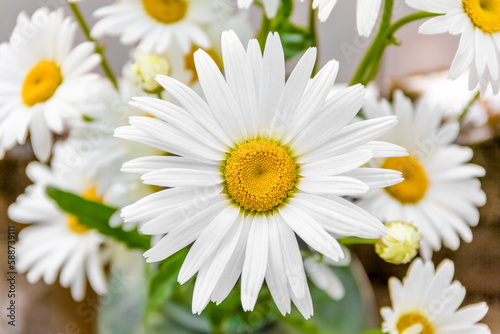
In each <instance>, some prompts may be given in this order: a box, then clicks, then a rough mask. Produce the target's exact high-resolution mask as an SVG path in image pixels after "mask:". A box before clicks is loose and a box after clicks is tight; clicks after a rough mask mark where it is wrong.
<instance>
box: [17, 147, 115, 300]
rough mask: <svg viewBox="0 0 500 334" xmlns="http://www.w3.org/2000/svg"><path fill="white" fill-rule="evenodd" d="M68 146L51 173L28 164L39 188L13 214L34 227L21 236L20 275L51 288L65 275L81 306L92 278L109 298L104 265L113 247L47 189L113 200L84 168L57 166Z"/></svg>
mask: <svg viewBox="0 0 500 334" xmlns="http://www.w3.org/2000/svg"><path fill="white" fill-rule="evenodd" d="M64 146H65V144H57V145H56V147H55V149H54V159H53V161H52V162H53V164H54V165H55V166H56V167H53V168H52V169H50V168H49V167H47V166H45V165H42V164H40V163H38V162H32V163H30V164H29V165H28V167H27V169H26V174H27V175H28V177H29V178H30V179H31V181H33V182H34V184H33V185H31V186H29V187H28V188H26V192H25V194H23V195H20V196H19V197H18V198H17V201H16V202H15V203H14V204H12V205H11V206H10V207H9V209H8V215H9V217H10V218H11V219H12V220H15V221H18V222H20V223H25V224H32V225H30V226H28V227H26V228H24V229H23V230H22V231H21V232H20V233H19V242H18V244H17V252H18V261H17V270H18V271H19V272H21V273H24V272H27V275H26V277H27V279H28V281H29V282H30V283H35V282H37V281H38V280H40V279H41V278H43V280H44V282H45V283H46V284H53V283H54V282H55V280H56V279H57V276H58V274H60V275H59V282H60V284H61V285H62V286H63V287H70V288H71V294H72V296H73V299H75V300H77V301H80V300H82V299H83V298H84V296H85V289H86V286H87V279H88V281H89V283H90V285H91V286H92V288H93V289H94V291H95V292H96V293H98V294H103V293H106V278H105V274H104V266H105V265H106V264H107V262H108V261H107V259H108V257H109V254H108V252H107V251H106V249H107V248H109V247H107V246H110V244H109V241H108V240H107V239H106V238H105V237H104V236H102V235H100V234H99V233H98V232H97V231H95V230H91V229H88V228H87V227H85V226H83V225H81V224H80V223H79V222H78V219H77V218H76V217H75V216H72V215H70V214H68V213H66V212H64V211H62V210H61V209H60V208H59V207H58V206H57V204H56V203H55V202H54V201H53V200H52V199H50V198H49V197H48V196H47V195H46V193H45V189H46V187H47V186H48V185H51V186H55V187H58V188H60V189H63V190H66V191H70V192H72V193H75V194H77V195H80V196H82V197H83V198H85V199H88V200H92V201H97V202H109V201H108V199H107V198H106V197H107V195H106V194H100V193H99V192H98V190H97V188H98V185H97V184H96V183H95V181H94V180H92V179H90V178H89V177H88V176H87V175H86V174H84V173H83V172H82V171H81V170H80V169H77V168H75V169H72V170H69V169H66V168H58V167H57V166H60V164H59V163H58V162H59V160H60V159H63V158H65V157H66V156H67V153H68V150H67V149H66V148H65V147H64Z"/></svg>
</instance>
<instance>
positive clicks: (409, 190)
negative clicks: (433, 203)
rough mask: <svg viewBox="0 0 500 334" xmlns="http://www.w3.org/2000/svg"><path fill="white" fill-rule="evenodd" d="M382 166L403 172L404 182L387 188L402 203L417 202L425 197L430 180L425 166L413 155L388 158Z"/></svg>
mask: <svg viewBox="0 0 500 334" xmlns="http://www.w3.org/2000/svg"><path fill="white" fill-rule="evenodd" d="M382 167H383V168H388V169H394V170H397V171H400V172H401V173H403V177H404V181H403V182H401V183H398V184H395V185H393V186H390V187H387V188H385V191H387V193H389V195H391V196H392V197H393V198H395V199H397V200H398V201H399V202H401V203H402V204H415V203H418V202H419V201H420V200H421V199H422V198H423V197H424V195H425V193H426V191H427V187H428V185H429V180H428V179H427V175H426V173H425V170H424V168H423V167H422V165H420V163H419V162H418V161H417V160H416V159H415V158H413V157H412V156H406V157H397V158H388V159H386V160H385V163H384V165H383V166H382Z"/></svg>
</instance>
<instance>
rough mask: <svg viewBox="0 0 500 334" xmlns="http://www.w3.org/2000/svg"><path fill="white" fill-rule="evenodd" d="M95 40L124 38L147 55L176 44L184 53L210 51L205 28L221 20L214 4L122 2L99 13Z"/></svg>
mask: <svg viewBox="0 0 500 334" xmlns="http://www.w3.org/2000/svg"><path fill="white" fill-rule="evenodd" d="M94 15H95V16H96V17H97V18H99V21H98V22H97V23H96V24H95V26H94V27H93V28H92V36H93V37H95V38H101V37H102V36H104V35H113V36H121V37H120V41H121V42H122V43H123V44H133V43H137V42H138V43H139V44H138V48H139V49H140V50H141V51H144V52H146V53H153V52H154V53H163V52H165V51H167V49H168V48H169V47H170V46H171V44H172V43H173V42H174V43H176V44H177V45H178V46H179V47H180V49H181V50H182V52H183V53H187V52H189V50H190V49H191V46H192V45H193V44H194V45H197V46H199V47H202V48H209V47H210V39H209V38H208V36H207V34H206V33H205V31H204V28H203V27H202V25H204V24H206V23H209V22H213V21H215V20H217V19H218V18H219V16H217V15H216V12H215V7H214V6H213V4H211V1H205V0H169V1H165V0H119V1H117V3H116V4H113V5H110V6H106V7H102V8H100V9H98V10H97V11H96V12H95V13H94Z"/></svg>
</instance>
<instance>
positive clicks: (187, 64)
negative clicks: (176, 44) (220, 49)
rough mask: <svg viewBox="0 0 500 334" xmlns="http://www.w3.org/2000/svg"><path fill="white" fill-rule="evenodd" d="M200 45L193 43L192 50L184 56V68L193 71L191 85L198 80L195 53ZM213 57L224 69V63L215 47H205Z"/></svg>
mask: <svg viewBox="0 0 500 334" xmlns="http://www.w3.org/2000/svg"><path fill="white" fill-rule="evenodd" d="M199 48H200V47H199V46H196V45H193V47H192V48H191V51H190V52H189V53H188V54H186V55H185V56H184V68H185V69H186V70H188V71H190V72H191V73H192V76H191V82H190V83H189V84H190V85H192V84H194V83H195V82H196V81H198V72H197V71H196V66H195V64H194V53H195V52H196V51H197V50H198V49H199ZM203 50H205V52H206V53H207V54H208V55H209V56H210V58H212V59H213V61H214V62H215V64H217V67H219V69H221V70H222V67H223V64H222V59H221V58H220V56H219V54H218V53H217V52H215V50H213V49H203Z"/></svg>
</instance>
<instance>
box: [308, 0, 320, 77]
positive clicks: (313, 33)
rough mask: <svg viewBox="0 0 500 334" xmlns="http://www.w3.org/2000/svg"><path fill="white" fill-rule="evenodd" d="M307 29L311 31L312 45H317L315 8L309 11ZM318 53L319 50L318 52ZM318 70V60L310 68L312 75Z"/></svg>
mask: <svg viewBox="0 0 500 334" xmlns="http://www.w3.org/2000/svg"><path fill="white" fill-rule="evenodd" d="M309 31H310V33H311V40H312V46H314V47H316V48H317V47H318V31H317V30H316V10H314V9H312V8H311V10H310V11H309ZM318 54H319V52H318ZM317 72H318V60H317V59H316V62H315V63H314V67H313V70H312V75H313V76H315V75H316V73H317Z"/></svg>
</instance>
